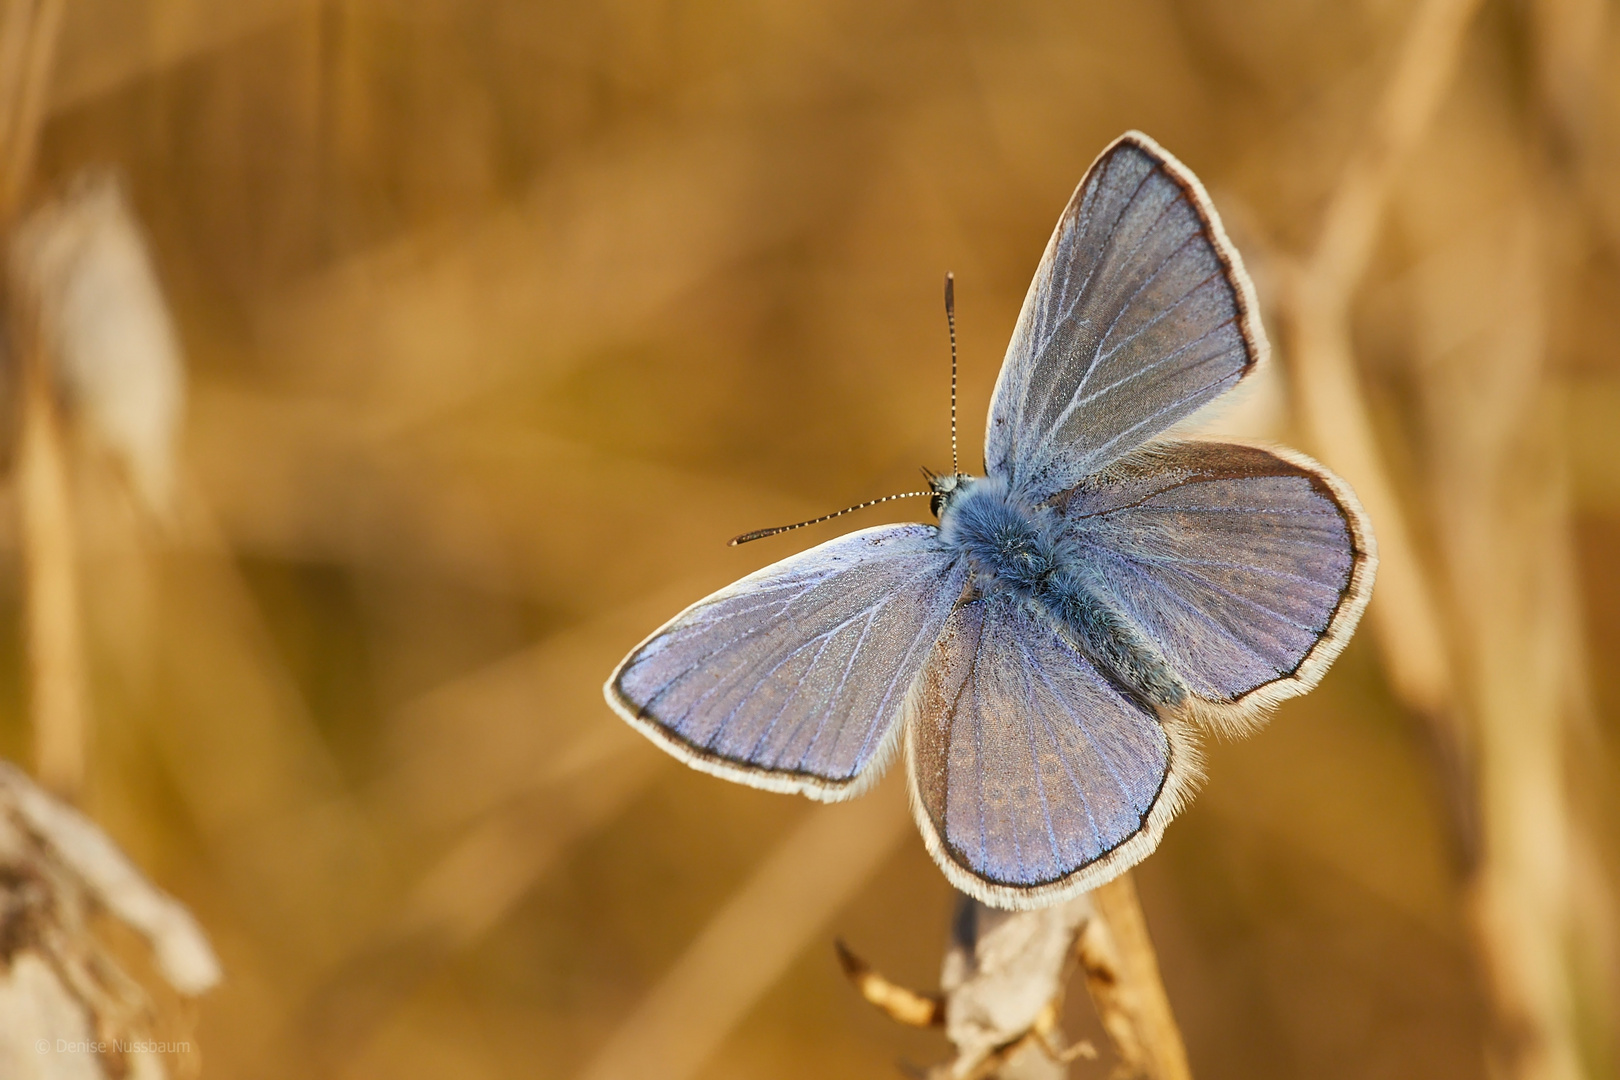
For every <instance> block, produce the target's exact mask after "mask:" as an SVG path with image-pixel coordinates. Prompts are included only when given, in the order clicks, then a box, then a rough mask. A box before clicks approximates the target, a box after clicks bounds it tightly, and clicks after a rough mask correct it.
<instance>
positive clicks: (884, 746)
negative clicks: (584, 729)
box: [606, 525, 966, 800]
mask: <svg viewBox="0 0 1620 1080" xmlns="http://www.w3.org/2000/svg"><path fill="white" fill-rule="evenodd" d="M965 574H966V571H965V570H964V569H963V568H962V567H961V566H960V564H959V563H953V562H952V561H951V560H950V558H949V557H948V556H947V555H946V554H945V552H944V551H943V550H942V549H941V547H940V545H939V541H938V531H937V530H935V529H934V528H933V527H932V526H927V525H896V526H882V527H879V528H875V529H865V530H862V531H860V532H855V533H850V534H849V535H847V536H841V537H839V538H837V539H835V540H830V541H828V542H826V543H824V544H822V545H820V546H818V547H815V548H812V549H810V550H809V551H805V552H801V553H800V554H798V555H795V556H792V557H791V558H788V559H784V560H783V561H781V562H779V563H775V564H774V565H771V566H768V567H766V568H765V569H763V570H761V571H759V572H758V573H755V574H752V575H750V576H749V577H746V578H744V579H742V580H741V581H739V582H737V583H736V584H734V585H732V586H729V587H728V588H725V589H722V590H721V591H720V592H717V593H715V594H714V595H713V596H710V597H708V598H707V599H704V600H701V601H699V602H698V603H696V604H694V605H692V606H691V607H689V608H687V609H686V610H685V611H683V612H682V613H681V614H679V615H677V616H676V617H675V618H674V619H672V620H671V621H670V622H669V623H668V624H666V625H665V626H664V627H663V628H661V629H660V630H658V631H657V632H656V633H655V634H653V635H652V636H651V637H650V638H648V639H647V640H646V641H645V642H643V643H642V644H641V645H640V646H638V647H637V648H636V649H635V651H633V652H632V653H631V654H630V655H629V656H628V657H626V658H625V660H624V662H623V663H621V664H620V665H619V667H618V669H617V670H616V671H614V673H613V676H612V677H611V678H610V679H609V680H608V683H607V687H606V693H607V699H608V703H609V704H610V705H612V706H613V707H614V708H615V709H616V710H617V711H618V712H619V713H620V715H622V716H623V717H624V718H625V719H626V720H628V721H629V722H630V723H631V724H633V725H635V726H636V727H637V728H638V729H639V730H641V731H642V732H643V733H644V734H646V735H647V736H648V737H649V738H651V739H652V740H653V741H654V742H656V743H658V744H659V745H660V746H662V747H664V748H665V749H666V750H668V751H670V752H671V753H673V754H674V755H675V756H676V757H679V758H681V759H682V760H684V761H686V762H688V763H689V764H691V765H693V766H695V767H696V768H699V769H702V770H704V771H706V772H711V773H715V774H717V775H719V776H723V777H726V778H727V779H731V780H739V781H741V782H743V783H746V784H751V785H753V786H755V787H762V788H767V789H770V790H774V791H788V792H800V793H803V794H805V795H809V796H811V797H812V798H818V799H824V800H834V799H842V798H848V797H849V796H851V795H853V794H856V793H857V792H858V791H859V790H861V789H862V788H863V787H864V786H865V784H866V783H867V782H869V781H870V780H872V779H874V778H875V777H876V775H877V774H878V772H879V771H881V768H882V766H883V764H884V759H885V757H886V756H887V755H888V754H889V753H890V752H892V750H893V748H894V746H895V742H896V735H897V731H896V729H897V725H898V724H899V722H900V717H901V712H902V707H903V704H904V702H905V699H906V695H907V693H908V692H909V691H910V689H911V684H912V682H913V681H914V679H915V677H916V675H917V672H918V671H919V670H920V669H921V668H922V665H923V661H924V660H925V659H926V658H927V656H928V655H929V653H930V651H931V650H932V648H933V645H934V639H935V638H936V637H937V636H938V634H939V629H940V627H941V626H942V625H943V624H944V622H945V620H946V618H947V616H949V615H950V612H951V609H952V608H953V607H954V606H955V605H956V604H957V602H958V600H959V597H960V595H961V593H962V589H963V581H964V577H965Z"/></svg>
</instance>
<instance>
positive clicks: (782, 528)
mask: <svg viewBox="0 0 1620 1080" xmlns="http://www.w3.org/2000/svg"><path fill="white" fill-rule="evenodd" d="M933 494H934V493H933V491H931V490H930V491H907V492H904V493H902V494H900V495H885V496H883V498H881V499H872V500H871V501H870V502H863V503H861V504H859V505H858V506H849V507H845V508H844V509H842V510H840V511H838V512H837V513H836V514H823V515H821V516H820V517H818V518H811V519H810V520H809V521H799V522H795V523H794V524H792V525H778V526H776V528H774V529H755V530H754V531H753V532H746V533H743V534H742V535H741V536H733V537H732V538H731V540H730V541H729V542H730V544H731V546H732V547H736V546H737V545H738V544H746V543H748V542H749V541H750V540H763V539H765V538H766V537H767V536H775V535H776V534H777V533H785V532H792V531H793V530H794V529H802V528H804V527H805V526H806V525H820V524H821V523H822V522H823V521H831V520H832V519H833V518H835V517H843V516H844V515H845V514H852V513H854V512H855V511H856V510H865V509H866V508H867V507H868V506H876V505H877V504H878V503H886V502H893V501H894V500H895V499H915V498H919V497H921V496H923V495H933Z"/></svg>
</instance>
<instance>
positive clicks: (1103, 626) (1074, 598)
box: [935, 476, 1187, 706]
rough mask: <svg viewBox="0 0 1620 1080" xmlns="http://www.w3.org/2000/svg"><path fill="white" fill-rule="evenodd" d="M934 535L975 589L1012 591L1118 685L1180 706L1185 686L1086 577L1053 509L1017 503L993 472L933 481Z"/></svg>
mask: <svg viewBox="0 0 1620 1080" xmlns="http://www.w3.org/2000/svg"><path fill="white" fill-rule="evenodd" d="M935 490H936V492H937V494H936V495H935V512H936V513H937V514H938V515H939V528H940V538H941V539H942V540H943V541H944V543H945V545H946V546H947V547H948V548H950V549H951V550H953V551H954V552H955V553H957V554H958V555H960V556H962V557H964V558H966V559H967V560H968V562H969V564H970V565H971V566H972V568H973V574H974V583H975V585H976V587H977V588H978V590H979V591H980V592H981V593H990V592H996V591H1006V592H1011V593H1013V594H1014V595H1016V596H1019V597H1021V598H1023V599H1024V600H1025V601H1027V602H1029V603H1031V604H1033V605H1035V606H1037V607H1039V608H1041V609H1044V610H1045V611H1046V613H1047V614H1048V615H1049V616H1050V617H1051V618H1052V619H1053V620H1054V621H1055V622H1056V623H1057V624H1058V625H1059V626H1061V627H1063V628H1064V629H1066V630H1067V631H1068V632H1069V634H1070V636H1071V637H1072V639H1073V640H1074V642H1075V644H1076V645H1078V646H1079V647H1080V648H1081V650H1082V651H1084V652H1085V653H1086V655H1087V656H1089V657H1090V658H1091V659H1092V660H1093V661H1095V662H1096V663H1097V664H1098V665H1099V666H1100V667H1102V669H1103V670H1104V671H1106V672H1108V673H1109V674H1110V675H1112V676H1113V678H1114V681H1115V682H1116V683H1118V684H1119V685H1120V686H1121V687H1122V688H1124V689H1126V690H1128V691H1131V692H1133V693H1137V694H1140V695H1144V696H1145V697H1146V698H1147V699H1148V704H1152V705H1163V706H1174V705H1179V704H1181V702H1182V701H1183V700H1184V699H1185V698H1186V696H1187V689H1186V687H1185V686H1184V685H1183V684H1182V682H1181V680H1180V679H1179V678H1177V676H1176V674H1175V672H1174V671H1172V670H1171V668H1170V665H1169V664H1167V663H1166V662H1165V659H1164V657H1163V656H1162V655H1161V654H1160V653H1159V651H1158V650H1157V649H1155V648H1154V647H1153V646H1152V645H1151V644H1149V642H1148V640H1147V638H1146V636H1145V635H1143V633H1142V632H1141V630H1140V629H1138V628H1137V627H1136V626H1135V625H1134V624H1133V623H1132V622H1131V620H1130V619H1129V618H1127V617H1126V616H1125V614H1124V613H1122V612H1120V611H1119V610H1117V609H1116V608H1115V607H1114V606H1113V605H1112V604H1110V603H1109V602H1108V600H1107V599H1106V598H1105V597H1104V595H1103V592H1102V590H1100V589H1098V588H1096V587H1094V585H1092V584H1089V583H1088V580H1087V579H1088V577H1089V575H1090V574H1091V573H1094V571H1092V570H1091V568H1090V567H1088V566H1087V565H1086V563H1085V561H1084V560H1083V559H1082V558H1081V557H1080V555H1079V553H1078V552H1077V551H1075V550H1074V547H1073V545H1071V544H1066V543H1064V541H1063V537H1062V533H1061V530H1060V528H1059V525H1060V522H1059V520H1058V516H1057V514H1056V513H1055V512H1054V511H1053V510H1051V509H1050V508H1048V507H1044V506H1028V505H1024V504H1023V503H1022V502H1020V501H1019V500H1017V499H1014V498H1012V497H1010V496H1009V495H1008V493H1007V489H1006V485H1005V484H1003V483H1002V482H1001V481H1000V480H998V479H995V478H989V479H983V478H979V477H971V476H955V477H940V478H939V479H938V480H936V481H935Z"/></svg>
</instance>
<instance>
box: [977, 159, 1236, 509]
mask: <svg viewBox="0 0 1620 1080" xmlns="http://www.w3.org/2000/svg"><path fill="white" fill-rule="evenodd" d="M1265 353H1266V340H1265V333H1264V331H1263V330H1262V329H1261V327H1260V319H1259V313H1258V310H1257V308H1256V305H1255V300H1254V290H1253V287H1252V286H1251V285H1250V283H1249V279H1248V277H1247V275H1246V274H1245V273H1244V271H1243V268H1242V264H1241V262H1240V261H1239V259H1238V255H1237V251H1236V250H1235V249H1234V248H1233V247H1232V245H1231V243H1230V242H1229V241H1228V240H1227V239H1226V234H1225V232H1224V231H1223V229H1222V228H1221V224H1220V219H1219V217H1218V216H1217V215H1216V213H1215V208H1214V206H1213V205H1212V204H1211V203H1210V201H1209V196H1208V195H1206V194H1205V193H1204V189H1203V186H1202V185H1201V184H1199V182H1198V180H1197V178H1196V177H1194V176H1193V175H1192V173H1191V172H1189V171H1188V170H1187V169H1186V167H1185V166H1183V165H1182V164H1181V163H1180V162H1179V161H1177V160H1176V159H1175V158H1174V157H1172V156H1171V155H1170V154H1169V153H1168V152H1167V151H1165V150H1164V149H1163V148H1161V147H1160V146H1159V145H1158V144H1157V143H1155V142H1154V141H1153V140H1152V139H1149V138H1148V137H1147V136H1146V135H1142V134H1140V133H1139V132H1130V133H1128V134H1126V135H1124V136H1122V137H1121V138H1120V139H1118V140H1117V141H1116V142H1115V143H1114V144H1113V145H1112V146H1110V147H1109V148H1108V149H1107V150H1104V151H1103V153H1102V155H1101V156H1099V157H1098V158H1097V160H1096V161H1095V162H1094V163H1093V164H1092V166H1091V168H1090V170H1089V171H1087V173H1086V176H1085V179H1083V180H1082V181H1081V182H1080V186H1079V188H1078V189H1076V191H1075V193H1074V196H1073V198H1072V199H1070V201H1069V205H1068V206H1067V207H1066V208H1065V209H1064V211H1063V216H1062V217H1061V218H1059V220H1058V225H1057V229H1056V230H1055V231H1054V232H1053V234H1052V239H1051V241H1050V242H1049V243H1048V244H1047V247H1046V253H1045V255H1044V256H1043V257H1042V259H1041V263H1040V266H1039V268H1038V269H1037V270H1036V272H1035V280H1034V281H1033V282H1032V283H1031V284H1030V287H1029V293H1028V295H1027V296H1026V297H1025V299H1024V307H1023V310H1022V312H1021V313H1020V314H1019V317H1018V324H1017V327H1016V328H1015V329H1014V331H1013V337H1012V341H1011V343H1010V344H1009V345H1008V347H1007V357H1006V360H1005V361H1004V363H1003V365H1002V369H1001V377H1000V380H999V381H998V382H997V384H996V390H995V395H994V397H993V398H992V399H991V403H990V420H989V428H988V430H987V433H986V438H985V465H986V468H987V470H988V471H989V473H990V475H992V476H999V477H1001V478H1002V479H1004V480H1006V481H1007V483H1008V486H1009V488H1010V489H1011V490H1012V491H1014V492H1015V493H1017V494H1019V495H1020V496H1022V497H1023V498H1025V499H1027V500H1029V501H1030V502H1041V501H1043V500H1045V499H1046V498H1048V497H1050V496H1052V495H1055V494H1057V493H1058V492H1060V491H1063V490H1065V489H1067V488H1070V487H1072V486H1073V485H1075V484H1077V483H1079V482H1080V481H1081V480H1082V479H1084V478H1085V477H1087V476H1090V475H1091V474H1092V473H1095V472H1096V471H1098V470H1099V469H1101V468H1102V467H1104V466H1105V465H1107V464H1109V463H1110V462H1112V461H1115V460H1118V459H1119V458H1121V457H1123V456H1125V455H1126V454H1127V453H1129V452H1130V451H1131V450H1133V449H1135V448H1136V447H1138V446H1140V445H1142V444H1143V443H1145V442H1147V441H1148V440H1149V439H1152V438H1153V437H1154V436H1155V435H1158V434H1159V433H1160V432H1162V431H1163V430H1165V429H1166V428H1168V427H1169V426H1170V425H1172V424H1174V423H1176V422H1177V421H1179V420H1181V419H1183V418H1184V417H1186V416H1187V415H1189V414H1190V413H1192V412H1193V411H1195V410H1196V409H1198V408H1199V407H1201V406H1203V405H1205V404H1207V403H1208V402H1209V401H1211V400H1213V399H1214V398H1216V397H1217V396H1219V395H1220V394H1222V393H1224V392H1225V391H1226V390H1228V389H1230V388H1231V387H1232V386H1234V385H1236V383H1237V382H1238V381H1239V380H1240V379H1241V378H1243V377H1244V376H1245V375H1247V374H1249V373H1250V372H1252V371H1253V370H1254V369H1255V367H1256V366H1257V365H1258V364H1259V363H1260V362H1261V361H1262V360H1263V358H1264V356H1265Z"/></svg>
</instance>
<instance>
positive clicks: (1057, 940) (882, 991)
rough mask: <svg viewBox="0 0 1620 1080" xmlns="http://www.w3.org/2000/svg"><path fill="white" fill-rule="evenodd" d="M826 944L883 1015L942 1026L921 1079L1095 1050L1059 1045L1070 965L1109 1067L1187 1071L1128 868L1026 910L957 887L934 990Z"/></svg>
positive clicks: (1004, 1072) (1028, 1069) (1008, 1075)
mask: <svg viewBox="0 0 1620 1080" xmlns="http://www.w3.org/2000/svg"><path fill="white" fill-rule="evenodd" d="M838 954H839V960H840V962H841V963H842V965H843V968H844V973H845V974H846V975H848V976H849V979H850V981H851V982H852V983H854V984H855V987H856V989H858V990H859V991H860V992H861V995H862V996H863V997H865V998H866V1000H868V1001H870V1002H871V1003H872V1004H873V1005H875V1006H877V1007H878V1008H879V1009H881V1010H882V1011H883V1012H885V1013H886V1014H888V1015H889V1016H890V1017H891V1018H892V1019H894V1020H896V1021H898V1022H900V1023H903V1024H909V1025H913V1026H917V1027H927V1026H933V1025H939V1024H942V1025H943V1026H944V1028H945V1034H946V1036H947V1037H948V1038H949V1039H950V1041H951V1043H952V1045H953V1046H955V1048H956V1057H955V1058H954V1059H952V1060H951V1061H949V1062H947V1063H945V1064H943V1065H939V1066H936V1067H935V1068H933V1069H932V1070H930V1071H929V1074H928V1075H929V1076H930V1077H931V1078H933V1080H1046V1078H1056V1077H1063V1076H1067V1075H1068V1071H1069V1070H1068V1066H1069V1065H1070V1064H1071V1063H1072V1062H1074V1061H1076V1060H1079V1059H1081V1058H1086V1059H1094V1058H1096V1057H1097V1051H1096V1048H1095V1047H1093V1046H1092V1045H1091V1044H1090V1043H1089V1042H1084V1041H1082V1042H1079V1043H1075V1044H1074V1045H1072V1046H1066V1045H1065V1040H1064V1037H1063V1032H1062V1029H1061V1026H1060V1022H1059V1021H1060V1018H1061V1016H1062V1014H1063V1000H1064V998H1065V996H1066V995H1067V992H1068V986H1069V982H1070V981H1071V979H1072V977H1073V975H1074V973H1075V969H1076V968H1077V967H1078V968H1079V969H1080V970H1081V971H1083V972H1084V974H1085V979H1086V989H1087V990H1088V991H1090V993H1091V1000H1092V1003H1093V1004H1094V1005H1095V1006H1096V1009H1097V1015H1098V1017H1099V1019H1100V1020H1101V1021H1102V1026H1103V1030H1105V1031H1106V1032H1107V1033H1108V1037H1109V1039H1110V1040H1111V1041H1112V1042H1113V1045H1114V1051H1115V1053H1116V1054H1117V1055H1118V1058H1119V1062H1118V1064H1117V1065H1116V1067H1115V1070H1114V1075H1115V1076H1116V1077H1120V1078H1125V1077H1146V1078H1149V1080H1190V1078H1191V1075H1192V1074H1191V1072H1190V1070H1189V1069H1188V1067H1187V1052H1186V1050H1185V1048H1184V1047H1183V1046H1182V1042H1181V1032H1180V1030H1179V1029H1178V1028H1177V1027H1176V1022H1175V1017H1174V1015H1173V1014H1172V1013H1171V1011H1170V1000H1169V998H1168V996H1166V994H1165V992H1164V984H1163V982H1162V981H1161V980H1160V978H1159V966H1158V960H1157V957H1156V956H1155V955H1154V952H1153V943H1152V941H1151V940H1149V938H1148V932H1147V920H1146V919H1145V918H1144V917H1143V914H1142V907H1141V903H1140V901H1139V900H1138V898H1137V895H1136V885H1135V883H1134V881H1133V880H1132V878H1131V875H1130V874H1124V875H1121V876H1120V877H1118V878H1116V879H1114V880H1113V881H1111V882H1109V883H1108V884H1107V885H1103V886H1101V887H1099V888H1097V889H1095V890H1093V891H1091V892H1089V893H1082V894H1081V895H1079V896H1077V897H1075V898H1074V899H1073V900H1070V901H1067V902H1066V903H1063V904H1058V905H1056V906H1054V907H1049V908H1041V909H1038V910H1035V911H1019V912H1008V911H998V910H996V909H994V908H988V907H985V906H984V905H983V904H980V903H977V902H976V901H973V900H970V899H968V898H967V897H962V898H961V899H960V900H959V901H958V910H957V917H956V926H955V934H954V937H953V940H952V942H951V947H950V949H949V950H948V951H947V953H946V956H945V964H944V970H943V971H942V973H941V978H940V983H941V986H942V988H943V992H942V993H940V994H937V995H935V994H923V993H919V992H917V991H915V990H910V989H907V988H905V987H902V986H897V985H896V984H894V983H892V982H890V981H889V980H888V979H886V978H884V977H883V976H882V975H880V974H878V973H877V972H875V971H873V970H872V969H871V967H870V966H869V965H867V964H866V962H865V961H863V960H861V959H860V958H859V957H857V956H855V955H854V954H853V953H851V952H850V951H849V950H848V949H847V948H846V947H845V946H844V945H843V943H842V942H840V943H839V944H838Z"/></svg>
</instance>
